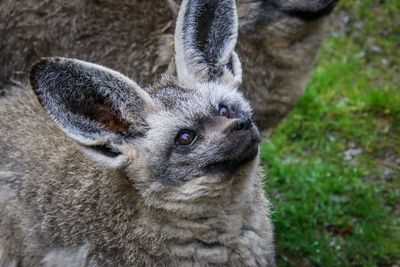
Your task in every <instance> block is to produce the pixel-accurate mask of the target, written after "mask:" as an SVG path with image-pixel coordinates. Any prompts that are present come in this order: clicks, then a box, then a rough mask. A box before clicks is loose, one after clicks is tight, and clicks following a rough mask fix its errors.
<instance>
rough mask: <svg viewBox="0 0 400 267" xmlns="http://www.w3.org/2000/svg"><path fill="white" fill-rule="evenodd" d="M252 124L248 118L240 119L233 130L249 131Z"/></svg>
mask: <svg viewBox="0 0 400 267" xmlns="http://www.w3.org/2000/svg"><path fill="white" fill-rule="evenodd" d="M252 124H253V123H252V122H251V119H249V118H241V119H239V120H238V121H237V122H236V125H235V128H234V129H235V130H236V131H241V130H248V129H250V127H251V125H252Z"/></svg>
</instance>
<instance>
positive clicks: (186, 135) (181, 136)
mask: <svg viewBox="0 0 400 267" xmlns="http://www.w3.org/2000/svg"><path fill="white" fill-rule="evenodd" d="M195 139H196V133H195V132H193V131H190V130H181V131H179V133H178V135H177V137H176V142H177V143H178V144H179V145H184V146H187V145H191V144H192V143H193V142H194V140H195Z"/></svg>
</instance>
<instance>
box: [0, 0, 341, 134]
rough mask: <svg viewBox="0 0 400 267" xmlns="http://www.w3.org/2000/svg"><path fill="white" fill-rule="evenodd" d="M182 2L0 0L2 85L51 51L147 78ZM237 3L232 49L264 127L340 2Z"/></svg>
mask: <svg viewBox="0 0 400 267" xmlns="http://www.w3.org/2000/svg"><path fill="white" fill-rule="evenodd" d="M180 2H181V1H180V0H157V1H154V0H153V1H148V0H69V1H64V0H51V1H50V0H42V1H31V0H18V1H15V0H2V1H0V36H2V38H1V39H0V51H1V53H0V66H1V68H0V87H1V85H5V84H9V83H10V80H16V81H21V80H24V79H26V77H25V76H26V75H25V73H26V72H27V71H28V69H29V68H30V66H31V64H32V63H33V62H35V61H37V60H38V59H39V58H41V57H49V56H63V57H73V58H80V59H84V60H87V61H91V62H97V63H99V64H104V65H106V66H108V67H111V68H114V69H117V70H119V71H121V72H122V73H124V74H126V75H127V76H128V77H131V78H133V79H134V80H135V81H136V82H137V83H138V84H139V85H142V84H149V83H152V82H154V81H155V80H157V79H158V78H159V76H160V74H161V73H163V72H164V71H165V70H166V68H167V66H168V64H169V63H170V60H171V58H173V55H174V52H175V51H174V35H173V34H174V33H173V30H174V24H175V17H176V16H177V13H178V12H177V10H178V8H179V4H180ZM206 2H207V1H206ZM236 2H237V6H238V8H237V10H238V16H239V26H238V28H239V35H240V38H239V40H238V45H237V47H236V50H237V52H238V54H239V56H240V59H241V61H242V63H243V83H242V86H241V88H240V90H241V91H242V92H243V93H244V94H245V96H246V97H247V98H248V99H249V101H250V103H251V104H252V106H253V110H254V114H253V119H254V121H255V123H256V124H257V126H258V127H259V128H260V129H261V130H268V129H271V128H273V127H274V126H276V125H277V124H278V123H279V122H280V121H281V120H282V119H283V118H284V117H285V116H286V114H287V113H288V112H289V110H290V108H291V107H292V106H293V105H294V104H295V103H296V101H297V99H298V98H299V97H300V96H301V95H302V94H303V90H304V87H305V85H306V82H307V80H308V77H309V73H310V70H311V68H312V65H313V62H314V59H315V56H316V54H317V52H318V50H319V46H320V44H321V41H322V39H323V38H322V37H323V26H324V22H325V21H326V15H327V14H329V13H330V12H331V11H332V9H333V8H334V6H335V4H336V2H337V0H314V1H311V0H290V1H288V0H237V1H236ZM16 51H18V52H17V53H16ZM1 95H2V92H1V91H0V96H1Z"/></svg>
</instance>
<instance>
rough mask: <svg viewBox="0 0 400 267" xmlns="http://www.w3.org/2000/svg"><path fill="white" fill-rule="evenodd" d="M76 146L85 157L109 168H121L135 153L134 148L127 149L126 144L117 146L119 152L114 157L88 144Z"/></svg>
mask: <svg viewBox="0 0 400 267" xmlns="http://www.w3.org/2000/svg"><path fill="white" fill-rule="evenodd" d="M78 148H79V150H80V151H81V152H82V153H83V154H84V155H85V156H86V157H88V158H89V159H91V160H93V161H95V162H96V163H97V164H99V165H100V166H102V167H104V168H106V169H109V170H116V169H120V168H123V167H124V166H126V165H128V164H129V162H130V160H131V159H132V158H133V157H134V155H135V152H134V149H132V148H131V147H130V149H128V148H127V147H126V146H119V147H118V150H119V151H121V154H120V155H118V156H115V157H110V156H106V155H104V154H102V153H101V152H98V151H97V150H95V149H92V148H90V147H89V146H87V147H85V146H81V145H78Z"/></svg>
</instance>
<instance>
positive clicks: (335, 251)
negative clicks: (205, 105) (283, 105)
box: [261, 0, 400, 266]
mask: <svg viewBox="0 0 400 267" xmlns="http://www.w3.org/2000/svg"><path fill="white" fill-rule="evenodd" d="M341 12H342V14H343V12H346V14H350V18H351V19H350V22H349V23H348V24H347V25H345V27H337V28H336V29H332V30H333V31H335V33H331V34H329V35H328V37H327V39H326V41H325V42H324V45H323V47H322V50H321V53H320V56H319V59H318V61H317V63H316V66H315V69H314V72H313V74H312V77H311V80H310V82H309V84H308V88H307V90H306V93H305V95H304V96H303V97H302V98H301V100H300V101H299V103H298V105H297V106H296V108H294V109H293V110H292V112H291V113H290V115H289V116H288V117H287V119H285V121H284V122H283V123H282V124H281V125H280V126H279V127H278V128H277V129H275V131H274V133H273V135H272V138H271V139H270V140H269V141H266V142H264V143H263V145H262V151H261V157H262V160H263V161H264V163H265V165H266V167H267V170H268V177H269V179H268V180H267V182H266V185H265V188H266V190H267V192H268V194H269V196H270V198H271V201H272V202H273V205H274V213H273V220H274V224H275V228H276V229H275V232H276V239H277V241H276V243H277V254H278V264H279V266H393V265H399V264H400V1H398V0H387V1H377V0H375V1H373V0H363V1H361V0H359V1H342V2H341V4H340V5H339V7H338V9H337V11H336V14H337V16H338V14H340V13H341ZM338 28H339V29H342V30H338ZM349 149H354V150H355V151H358V152H361V153H360V154H358V155H355V157H354V158H353V159H351V160H349V159H346V157H345V154H346V152H347V153H349ZM356 154H357V153H356Z"/></svg>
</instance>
